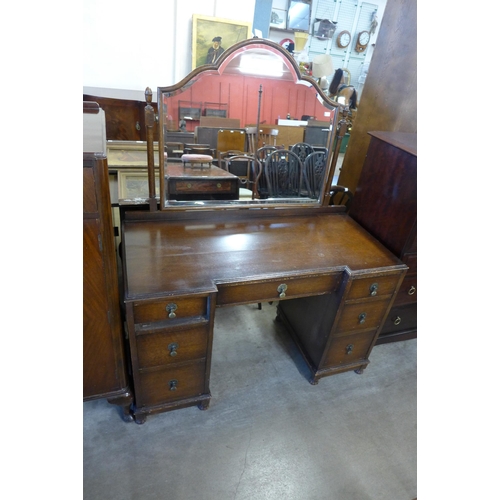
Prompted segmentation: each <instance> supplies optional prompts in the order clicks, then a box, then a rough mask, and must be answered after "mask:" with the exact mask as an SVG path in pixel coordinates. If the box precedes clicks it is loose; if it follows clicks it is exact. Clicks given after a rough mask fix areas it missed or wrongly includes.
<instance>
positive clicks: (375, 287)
mask: <svg viewBox="0 0 500 500" xmlns="http://www.w3.org/2000/svg"><path fill="white" fill-rule="evenodd" d="M377 290H378V283H373V285H372V286H371V287H370V295H371V296H372V297H375V295H377Z"/></svg>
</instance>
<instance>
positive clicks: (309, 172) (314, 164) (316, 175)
mask: <svg viewBox="0 0 500 500" xmlns="http://www.w3.org/2000/svg"><path fill="white" fill-rule="evenodd" d="M327 158H328V155H327V154H326V152H324V151H315V152H314V153H311V154H309V155H307V157H306V159H305V161H304V182H303V185H302V189H301V192H302V193H303V194H304V195H305V196H308V197H309V198H313V199H318V198H319V196H320V195H321V188H322V186H323V181H324V179H325V173H326V161H327ZM306 179H307V181H308V183H307V186H306V183H305V180H306ZM307 188H308V189H307Z"/></svg>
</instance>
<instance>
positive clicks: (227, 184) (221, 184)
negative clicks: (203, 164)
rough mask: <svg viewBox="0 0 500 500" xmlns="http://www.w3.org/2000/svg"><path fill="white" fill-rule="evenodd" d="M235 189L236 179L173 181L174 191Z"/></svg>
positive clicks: (218, 191) (224, 190) (205, 191)
mask: <svg viewBox="0 0 500 500" xmlns="http://www.w3.org/2000/svg"><path fill="white" fill-rule="evenodd" d="M234 189H235V182H234V181H222V180H204V181H175V182H172V190H171V192H172V193H230V192H232V191H234Z"/></svg>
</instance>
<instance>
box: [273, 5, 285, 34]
mask: <svg viewBox="0 0 500 500" xmlns="http://www.w3.org/2000/svg"><path fill="white" fill-rule="evenodd" d="M286 18H287V12H286V10H283V9H272V10H271V22H270V24H269V26H270V27H271V28H277V29H280V30H284V29H286Z"/></svg>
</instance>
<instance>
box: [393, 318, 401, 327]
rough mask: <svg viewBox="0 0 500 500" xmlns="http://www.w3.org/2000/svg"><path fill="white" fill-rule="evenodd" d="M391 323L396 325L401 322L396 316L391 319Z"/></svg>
mask: <svg viewBox="0 0 500 500" xmlns="http://www.w3.org/2000/svg"><path fill="white" fill-rule="evenodd" d="M393 323H394V324H395V325H396V326H397V325H399V324H400V323H401V318H400V317H399V316H396V317H395V318H394V320H393Z"/></svg>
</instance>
